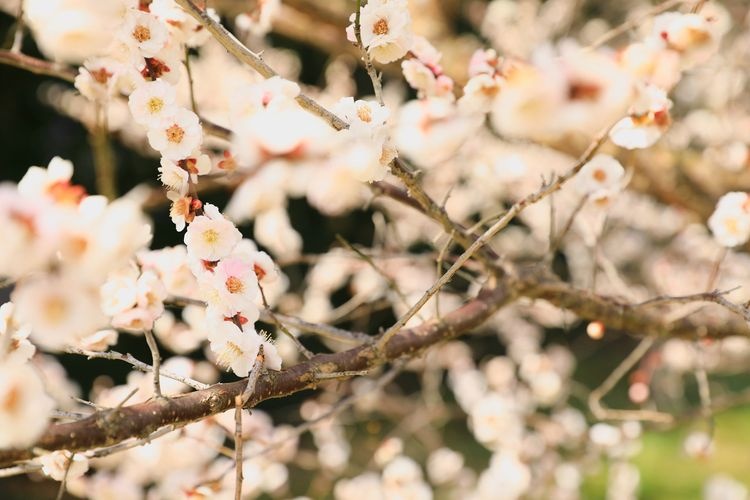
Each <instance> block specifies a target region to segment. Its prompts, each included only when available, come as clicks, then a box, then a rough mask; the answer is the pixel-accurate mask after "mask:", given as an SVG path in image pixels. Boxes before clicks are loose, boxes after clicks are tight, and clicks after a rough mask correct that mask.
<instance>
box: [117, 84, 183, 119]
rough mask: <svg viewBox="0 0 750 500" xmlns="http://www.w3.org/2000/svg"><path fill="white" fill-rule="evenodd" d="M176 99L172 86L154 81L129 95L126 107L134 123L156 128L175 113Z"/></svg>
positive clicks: (139, 87)
mask: <svg viewBox="0 0 750 500" xmlns="http://www.w3.org/2000/svg"><path fill="white" fill-rule="evenodd" d="M176 99H177V94H176V92H175V88H174V86H173V85H170V84H169V83H167V82H165V81H162V80H156V81H153V82H143V83H142V84H140V85H139V86H138V88H136V89H135V90H134V91H133V93H132V94H130V97H129V98H128V106H129V107H130V112H131V113H133V119H134V120H135V121H136V122H138V123H140V124H141V125H148V126H151V125H154V126H156V125H158V124H159V122H161V121H162V120H164V119H165V118H167V117H170V116H172V115H173V114H174V113H175V112H176V111H177V107H176V105H175V101H176Z"/></svg>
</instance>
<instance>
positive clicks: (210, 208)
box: [185, 203, 242, 262]
mask: <svg viewBox="0 0 750 500" xmlns="http://www.w3.org/2000/svg"><path fill="white" fill-rule="evenodd" d="M203 210H204V215H199V216H198V217H196V218H195V219H194V220H193V222H192V223H191V224H190V226H188V229H187V231H186V232H185V246H187V250H188V255H191V256H194V257H196V258H198V259H202V260H208V261H212V262H213V261H217V260H219V259H221V258H222V257H226V256H227V255H229V253H230V252H231V251H232V249H233V248H234V246H235V245H236V244H237V243H239V241H240V240H241V239H242V233H240V231H239V230H238V229H237V228H236V227H235V226H234V224H232V223H231V222H230V221H228V220H227V219H225V218H224V216H223V215H221V213H220V212H219V209H218V208H216V207H215V206H214V205H211V204H210V203H207V204H206V205H205V206H204V207H203Z"/></svg>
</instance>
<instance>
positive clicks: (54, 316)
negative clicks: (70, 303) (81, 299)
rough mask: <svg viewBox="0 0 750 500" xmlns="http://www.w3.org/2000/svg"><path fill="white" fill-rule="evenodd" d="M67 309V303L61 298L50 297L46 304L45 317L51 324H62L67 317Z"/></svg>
mask: <svg viewBox="0 0 750 500" xmlns="http://www.w3.org/2000/svg"><path fill="white" fill-rule="evenodd" d="M66 309H67V307H66V304H65V301H64V300H62V299H61V298H60V297H50V298H48V299H47V300H46V301H45V302H44V309H43V310H44V316H45V317H46V318H47V319H48V320H49V321H50V322H51V323H60V321H62V319H63V317H65V310H66Z"/></svg>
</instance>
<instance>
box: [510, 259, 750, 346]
mask: <svg viewBox="0 0 750 500" xmlns="http://www.w3.org/2000/svg"><path fill="white" fill-rule="evenodd" d="M520 286H521V289H520V290H519V294H520V295H523V296H524V297H528V298H537V299H543V300H546V301H547V302H549V303H551V304H554V305H555V306H557V307H559V308H561V309H567V310H568V311H571V312H573V313H575V314H576V315H577V316H578V317H580V318H582V319H586V320H592V321H594V320H598V321H601V322H603V323H604V324H605V325H607V327H608V328H611V329H615V330H621V331H625V332H628V333H630V334H632V335H635V336H639V337H640V336H649V337H680V338H685V339H696V338H701V337H711V338H723V337H729V336H732V335H740V336H745V337H747V336H750V327H748V324H747V323H746V322H745V321H744V320H743V319H741V316H740V315H741V314H742V313H740V312H738V310H737V306H735V308H729V307H727V309H728V310H730V311H732V312H734V313H735V314H736V315H737V316H733V317H730V318H727V317H726V315H723V314H721V315H719V314H713V315H712V314H707V313H706V312H702V313H700V315H699V319H696V318H690V317H686V318H680V319H677V320H674V321H668V320H666V319H665V314H664V309H662V310H659V309H657V308H655V307H650V304H630V303H627V302H625V301H622V300H618V299H617V298H614V297H607V296H603V295H597V294H595V293H592V292H590V291H588V290H582V289H579V288H576V287H574V286H572V285H569V284H567V283H563V282H562V281H559V280H557V279H556V278H554V277H551V276H550V277H546V278H545V277H542V275H541V273H535V274H534V276H533V277H530V278H526V279H525V280H524V284H523V285H520ZM704 295H705V294H703V295H701V296H696V299H695V301H694V302H695V303H699V302H715V303H718V304H719V305H722V306H724V304H723V303H722V302H723V300H722V299H723V297H721V296H716V297H717V298H712V297H708V296H707V295H706V296H704ZM676 302H677V303H679V302H681V301H680V300H679V298H678V300H677V301H676ZM724 307H726V306H724ZM696 315H698V313H696Z"/></svg>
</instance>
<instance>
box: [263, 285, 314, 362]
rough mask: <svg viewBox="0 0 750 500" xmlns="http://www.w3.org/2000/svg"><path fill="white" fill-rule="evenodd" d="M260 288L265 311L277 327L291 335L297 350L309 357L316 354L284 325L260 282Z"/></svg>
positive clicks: (288, 335)
mask: <svg viewBox="0 0 750 500" xmlns="http://www.w3.org/2000/svg"><path fill="white" fill-rule="evenodd" d="M258 288H259V289H260V297H261V299H262V300H263V307H264V308H265V311H266V312H267V313H268V316H269V317H270V318H271V322H273V324H274V325H276V327H277V328H278V329H279V330H281V331H282V332H283V333H284V334H285V335H286V336H287V337H289V338H290V339H291V340H292V342H294V345H295V346H296V347H297V350H298V351H299V352H301V353H302V355H303V356H304V357H305V358H307V359H311V358H312V357H313V356H314V355H315V354H313V353H312V352H310V350H309V349H308V348H307V347H305V346H304V345H303V344H302V342H300V341H299V339H298V338H297V336H296V335H295V334H293V333H292V332H290V331H289V329H288V328H287V327H286V326H284V324H283V323H282V322H281V321H279V318H277V317H276V314H274V312H273V311H272V310H271V306H269V305H268V301H267V300H266V294H265V292H264V291H263V287H262V286H261V285H260V283H258Z"/></svg>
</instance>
